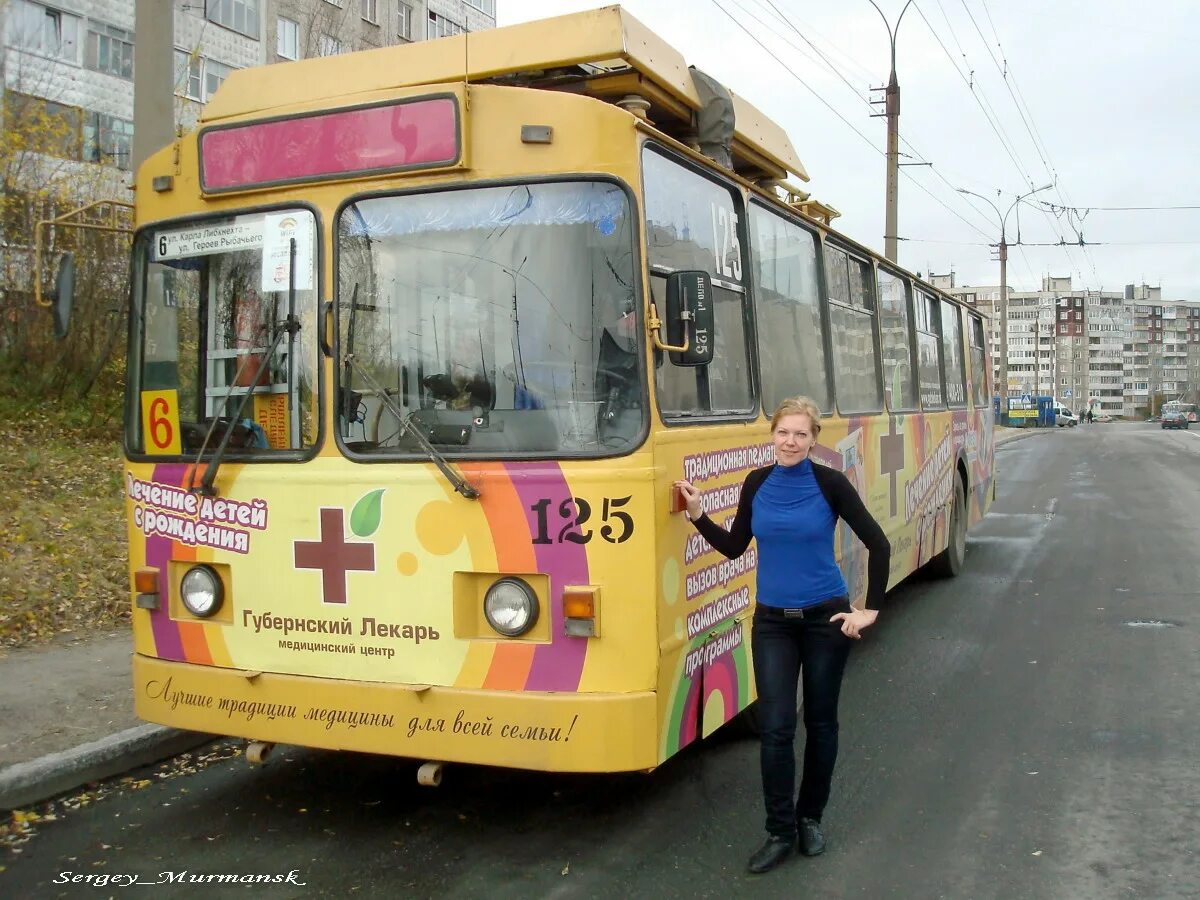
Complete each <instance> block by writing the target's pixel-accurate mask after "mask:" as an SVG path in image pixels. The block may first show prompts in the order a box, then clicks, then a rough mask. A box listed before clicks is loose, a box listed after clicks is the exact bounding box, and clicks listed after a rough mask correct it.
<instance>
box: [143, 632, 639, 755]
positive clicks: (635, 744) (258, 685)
mask: <svg viewBox="0 0 1200 900" xmlns="http://www.w3.org/2000/svg"><path fill="white" fill-rule="evenodd" d="M133 680H134V694H135V709H136V711H137V714H138V716H140V717H141V718H143V719H145V720H146V721H149V722H156V723H159V724H162V725H170V726H173V727H176V728H185V729H191V730H194V731H201V732H210V733H213V734H219V735H227V736H236V737H244V738H247V739H249V740H254V741H264V742H269V743H280V744H297V745H301V746H306V747H322V748H326V749H330V750H353V751H360V752H365V753H381V754H388V755H392V756H403V757H411V758H415V759H421V760H438V761H442V762H461V763H475V764H481V765H489V766H504V767H509V768H519V769H534V770H541V771H551V772H628V771H639V770H647V769H652V768H654V767H655V766H656V765H657V764H658V759H657V756H658V748H657V743H658V727H657V725H658V712H657V702H656V695H655V694H654V692H652V691H638V692H632V693H623V694H603V693H533V692H522V691H498V690H479V689H476V690H468V689H461V688H451V687H435V686H429V685H411V684H386V683H382V682H359V681H342V680H338V679H332V678H314V677H310V676H300V675H280V674H272V673H267V672H262V673H259V672H250V671H244V670H241V669H224V668H219V667H215V666H205V665H196V664H193V663H181V662H171V661H166V660H160V659H156V658H153V657H149V656H144V655H142V654H138V653H135V654H134V655H133Z"/></svg>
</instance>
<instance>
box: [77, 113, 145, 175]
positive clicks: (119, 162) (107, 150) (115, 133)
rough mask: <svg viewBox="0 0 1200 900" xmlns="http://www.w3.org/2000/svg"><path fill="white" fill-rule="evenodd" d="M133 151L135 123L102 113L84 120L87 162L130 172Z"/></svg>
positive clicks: (87, 114) (85, 158)
mask: <svg viewBox="0 0 1200 900" xmlns="http://www.w3.org/2000/svg"><path fill="white" fill-rule="evenodd" d="M132 150H133V123H132V122H130V121H128V120H126V119H118V118H117V117H116V116H110V115H106V114H105V113H101V112H88V113H86V114H85V115H84V119H83V158H84V160H85V161H87V162H94V163H100V164H102V165H106V166H116V167H117V168H118V169H125V170H126V171H128V170H129V161H130V158H131V157H130V154H131V151H132Z"/></svg>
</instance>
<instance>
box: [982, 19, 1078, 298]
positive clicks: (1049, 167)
mask: <svg viewBox="0 0 1200 900" xmlns="http://www.w3.org/2000/svg"><path fill="white" fill-rule="evenodd" d="M959 2H960V3H961V4H962V8H963V10H964V11H965V12H966V14H967V18H969V19H970V20H971V25H972V26H974V28H975V33H976V34H978V35H979V41H980V43H982V44H983V46H984V49H985V50H986V51H987V54H988V57H989V58H990V59H991V61H992V64H993V65H994V66H995V67H996V71H997V72H999V73H1000V80H1001V81H1003V82H1004V87H1005V89H1006V90H1007V91H1008V95H1009V97H1010V98H1011V99H1012V102H1013V106H1014V107H1015V108H1016V110H1017V115H1018V116H1020V118H1021V123H1022V124H1023V125H1024V126H1025V131H1026V133H1027V134H1028V135H1029V140H1030V142H1031V143H1032V144H1033V149H1034V152H1035V153H1037V155H1038V158H1039V159H1040V160H1041V162H1042V167H1043V168H1044V169H1045V170H1046V174H1047V175H1048V176H1049V178H1050V182H1051V184H1053V185H1054V191H1055V193H1057V194H1058V196H1059V199H1060V200H1062V201H1063V203H1064V204H1065V203H1067V202H1068V201H1067V197H1066V194H1065V192H1064V189H1063V188H1062V187H1060V186H1059V179H1058V171H1057V169H1056V168H1055V167H1054V165H1053V163H1052V162H1051V161H1050V158H1049V157H1050V151H1049V149H1048V148H1046V147H1045V142H1044V141H1040V134H1039V133H1037V130H1036V125H1034V124H1032V119H1033V113H1032V112H1031V111H1030V110H1029V108H1028V104H1026V105H1025V107H1024V109H1023V108H1022V104H1021V101H1020V100H1018V99H1017V94H1016V92H1015V91H1014V90H1013V86H1014V84H1015V81H1016V79H1015V76H1014V77H1013V78H1012V79H1011V80H1010V78H1009V75H1010V74H1011V70H1010V67H1009V64H1008V56H1007V54H1006V53H1005V52H1004V46H1003V44H1001V43H1000V34H999V32H997V31H996V24H995V22H993V21H992V17H991V12H990V11H989V10H988V9H987V0H980V2H981V3H982V4H983V7H984V11H985V12H987V15H988V23H989V24H990V25H991V27H992V34H993V35H994V36H995V38H996V48H997V49H998V50H999V51H1000V56H1001V58H1002V59H1003V60H1004V65H1003V66H1002V65H1001V64H1000V60H999V59H997V58H996V54H995V53H993V52H992V48H991V46H990V44H989V43H988V40H987V38H986V37H985V36H984V34H983V29H981V28H980V27H979V23H978V21H976V19H975V15H974V13H972V12H971V8H970V7H969V6H968V5H967V0H959ZM1026 112H1028V113H1029V115H1028V117H1026ZM1043 150H1045V152H1043ZM1030 186H1031V187H1032V184H1031V185H1030ZM1042 214H1043V216H1044V217H1045V218H1046V221H1047V222H1048V223H1049V224H1050V226H1051V230H1053V231H1056V232H1058V235H1059V239H1060V240H1064V241H1065V240H1066V235H1065V234H1063V233H1062V232H1061V229H1058V228H1055V227H1054V222H1053V221H1052V220H1051V218H1050V215H1049V213H1047V212H1045V211H1044V210H1043V211H1042ZM1067 226H1068V227H1069V228H1071V230H1072V231H1074V232H1075V235H1076V237H1082V232H1081V231H1080V230H1079V229H1077V228H1076V227H1075V226H1074V225H1073V224H1072V223H1071V222H1070V221H1069V220H1068V221H1067ZM1066 255H1067V258H1068V260H1069V261H1070V262H1071V263H1072V265H1074V259H1073V258H1072V257H1071V255H1070V253H1069V252H1067V254H1066ZM1083 255H1084V258H1085V259H1086V260H1087V261H1088V264H1089V265H1090V266H1091V269H1092V275H1093V276H1094V277H1095V278H1096V280H1097V282H1099V280H1100V275H1099V273H1098V272H1097V271H1096V260H1095V258H1094V257H1093V256H1092V254H1091V253H1090V251H1088V249H1087V248H1086V246H1085V247H1084V248H1083ZM1082 277H1083V273H1082V272H1080V278H1081V279H1082Z"/></svg>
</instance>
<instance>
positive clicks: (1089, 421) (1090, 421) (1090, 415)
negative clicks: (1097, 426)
mask: <svg viewBox="0 0 1200 900" xmlns="http://www.w3.org/2000/svg"><path fill="white" fill-rule="evenodd" d="M1087 423H1088V424H1089V425H1091V424H1092V411H1091V410H1090V409H1089V410H1088V411H1087Z"/></svg>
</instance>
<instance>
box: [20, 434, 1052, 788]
mask: <svg viewBox="0 0 1200 900" xmlns="http://www.w3.org/2000/svg"><path fill="white" fill-rule="evenodd" d="M1048 431H1050V429H1046V428H1037V429H1035V428H997V429H996V430H995V435H996V444H997V445H1000V444H1004V443H1007V442H1009V441H1013V440H1017V439H1021V438H1026V437H1032V436H1034V435H1035V434H1046V433H1047V432H1048ZM132 652H133V637H132V635H131V634H130V633H129V632H128V631H119V632H114V633H111V634H103V635H96V636H91V637H89V638H87V639H75V638H72V637H70V636H67V635H62V636H60V637H59V638H57V639H55V640H54V641H51V642H50V643H49V644H46V645H44V646H40V647H30V648H24V649H20V650H7V651H6V650H0V810H6V809H15V808H17V807H19V806H27V805H29V804H32V803H37V802H39V801H41V800H46V799H48V798H50V797H52V796H54V795H55V794H58V793H62V792H64V791H69V790H71V789H73V788H76V787H79V786H80V785H83V784H86V783H88V782H90V781H97V780H99V779H102V778H108V777H110V776H112V775H117V774H120V773H122V772H126V771H128V770H129V769H131V768H134V767H136V766H139V765H145V764H148V763H151V762H156V761H158V760H160V759H165V758H166V757H168V756H172V755H174V754H176V753H181V752H183V751H185V750H188V749H191V748H192V747H195V746H198V745H199V744H202V743H205V742H206V741H208V740H210V739H211V736H209V735H203V734H197V733H195V732H187V731H178V730H176V729H174V728H164V727H162V726H159V725H148V724H146V723H144V722H140V721H139V720H138V718H137V717H136V716H135V715H134V713H133V692H132V690H131V685H130V662H129V657H130V654H131V653H132Z"/></svg>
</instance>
